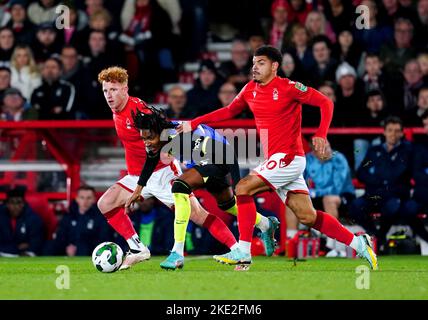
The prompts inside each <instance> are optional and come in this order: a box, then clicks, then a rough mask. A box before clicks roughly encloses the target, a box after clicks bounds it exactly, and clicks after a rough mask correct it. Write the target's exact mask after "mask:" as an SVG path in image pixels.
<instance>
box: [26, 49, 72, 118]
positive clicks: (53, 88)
mask: <svg viewBox="0 0 428 320" xmlns="http://www.w3.org/2000/svg"><path fill="white" fill-rule="evenodd" d="M61 75H62V62H61V60H60V59H59V58H56V57H54V56H53V57H50V58H49V59H47V60H46V61H45V63H44V64H43V67H42V79H43V83H42V85H41V86H40V87H38V88H36V89H35V90H34V91H33V94H32V95H31V104H32V105H33V107H34V108H35V109H36V110H38V112H39V119H40V120H66V119H74V116H75V115H74V113H75V110H74V109H75V96H76V90H75V88H74V86H73V85H72V84H71V83H70V82H68V81H64V80H61V79H60V77H61Z"/></svg>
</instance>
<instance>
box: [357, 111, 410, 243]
mask: <svg viewBox="0 0 428 320" xmlns="http://www.w3.org/2000/svg"><path fill="white" fill-rule="evenodd" d="M384 129H385V131H384V136H385V142H384V143H383V144H381V145H377V146H372V147H371V148H370V149H369V150H368V152H367V155H366V157H365V159H364V161H363V162H362V164H361V165H360V167H359V168H358V172H357V177H358V179H359V180H360V181H361V182H362V183H364V184H365V194H364V196H363V197H360V198H358V199H356V200H355V201H354V202H353V203H352V205H351V210H350V214H351V216H352V218H353V219H355V220H356V221H357V222H358V223H359V224H360V225H361V226H362V227H364V228H365V229H366V230H367V231H368V232H369V233H374V234H375V235H376V236H377V237H378V239H379V241H380V244H381V245H382V244H384V243H385V241H386V239H385V237H386V234H387V232H388V230H389V228H390V227H391V225H392V224H393V223H394V222H395V221H396V220H397V219H398V218H399V217H400V214H401V215H406V214H407V212H406V210H402V208H404V207H405V206H406V205H407V202H408V200H409V196H410V178H411V172H412V145H411V144H410V143H409V142H407V141H405V140H404V139H403V125H402V122H401V119H399V118H397V117H390V118H388V119H386V120H385V126H384ZM373 212H380V213H381V217H380V229H379V230H377V229H376V228H375V227H374V223H373V219H372V218H371V217H370V213H373ZM400 218H404V219H407V217H404V216H402V217H400Z"/></svg>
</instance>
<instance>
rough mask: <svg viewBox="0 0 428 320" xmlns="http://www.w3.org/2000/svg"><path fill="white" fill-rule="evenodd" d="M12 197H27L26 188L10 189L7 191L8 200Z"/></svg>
mask: <svg viewBox="0 0 428 320" xmlns="http://www.w3.org/2000/svg"><path fill="white" fill-rule="evenodd" d="M11 198H22V199H24V198H25V189H24V188H14V189H11V190H9V191H8V192H7V193H6V201H8V200H9V199H11Z"/></svg>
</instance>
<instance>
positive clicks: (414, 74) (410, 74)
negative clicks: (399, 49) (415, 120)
mask: <svg viewBox="0 0 428 320" xmlns="http://www.w3.org/2000/svg"><path fill="white" fill-rule="evenodd" d="M403 74H404V81H403V83H402V90H403V91H402V92H403V97H404V100H403V102H402V106H403V109H402V110H397V111H396V112H397V113H399V112H407V111H409V110H411V109H413V108H415V106H416V105H417V101H418V92H419V90H420V89H421V88H422V87H423V86H424V81H423V77H422V71H421V67H420V66H419V63H418V61H417V60H415V59H413V60H410V61H408V62H407V63H406V65H405V66H404V72H403ZM397 89H399V88H397ZM396 106H397V107H398V106H400V104H399V103H397V105H396Z"/></svg>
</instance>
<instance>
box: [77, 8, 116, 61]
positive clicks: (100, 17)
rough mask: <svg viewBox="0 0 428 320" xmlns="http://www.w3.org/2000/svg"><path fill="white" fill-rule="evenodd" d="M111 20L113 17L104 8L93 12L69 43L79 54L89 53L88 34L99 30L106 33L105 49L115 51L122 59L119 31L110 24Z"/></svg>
mask: <svg viewBox="0 0 428 320" xmlns="http://www.w3.org/2000/svg"><path fill="white" fill-rule="evenodd" d="M112 21H113V17H112V15H111V14H110V13H109V12H108V11H107V10H106V9H101V10H99V11H96V12H94V13H93V14H92V15H91V17H90V19H89V25H87V26H86V27H85V28H84V29H83V30H80V31H78V32H77V33H76V36H75V37H74V38H73V39H72V41H71V43H72V44H73V46H74V47H76V48H77V51H78V52H79V53H80V54H82V55H84V56H85V55H87V54H89V45H88V43H89V35H90V34H91V32H92V31H94V30H96V31H100V32H103V33H104V34H105V35H106V41H107V45H106V46H107V50H108V51H110V50H111V51H112V52H116V53H117V55H118V56H119V57H120V60H121V61H122V60H124V57H122V56H123V46H122V45H121V44H120V43H119V41H118V37H119V31H118V30H117V28H115V27H114V26H113V25H112Z"/></svg>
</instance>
